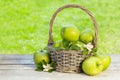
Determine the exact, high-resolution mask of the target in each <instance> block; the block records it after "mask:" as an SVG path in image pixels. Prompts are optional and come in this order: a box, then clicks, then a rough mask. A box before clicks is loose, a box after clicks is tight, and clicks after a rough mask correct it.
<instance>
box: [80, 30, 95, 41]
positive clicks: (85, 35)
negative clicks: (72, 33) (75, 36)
mask: <svg viewBox="0 0 120 80" xmlns="http://www.w3.org/2000/svg"><path fill="white" fill-rule="evenodd" d="M93 38H94V36H93V33H92V30H91V29H89V28H87V29H86V30H84V31H82V32H81V35H80V41H82V42H84V43H89V42H92V41H93Z"/></svg>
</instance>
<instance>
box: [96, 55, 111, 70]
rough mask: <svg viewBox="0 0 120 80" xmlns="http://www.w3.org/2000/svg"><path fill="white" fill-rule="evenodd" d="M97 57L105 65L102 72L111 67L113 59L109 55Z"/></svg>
mask: <svg viewBox="0 0 120 80" xmlns="http://www.w3.org/2000/svg"><path fill="white" fill-rule="evenodd" d="M96 57H98V58H100V59H101V60H102V63H103V70H102V71H105V70H106V69H107V68H108V67H109V66H110V63H111V57H110V56H109V55H105V54H102V55H100V54H99V55H96Z"/></svg>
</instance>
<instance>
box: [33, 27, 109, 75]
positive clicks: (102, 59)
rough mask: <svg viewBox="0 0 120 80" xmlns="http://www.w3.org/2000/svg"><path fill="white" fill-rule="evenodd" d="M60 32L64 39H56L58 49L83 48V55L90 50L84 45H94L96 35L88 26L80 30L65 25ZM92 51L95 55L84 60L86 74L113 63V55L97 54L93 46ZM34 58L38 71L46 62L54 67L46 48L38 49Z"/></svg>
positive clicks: (94, 72) (83, 68)
mask: <svg viewBox="0 0 120 80" xmlns="http://www.w3.org/2000/svg"><path fill="white" fill-rule="evenodd" d="M60 34H61V37H62V40H60V41H56V42H55V43H54V45H53V47H54V48H55V49H56V50H82V51H83V55H86V54H88V52H89V50H88V49H86V48H85V47H84V45H87V44H89V43H90V44H91V45H92V43H93V39H94V35H93V33H92V31H91V29H89V28H87V29H86V30H84V31H82V32H80V30H79V29H78V28H76V27H63V28H62V29H61V32H60ZM91 51H92V53H94V55H93V56H91V57H88V58H86V59H85V60H84V61H83V62H82V66H81V68H82V70H83V72H84V73H85V74H87V75H91V76H94V75H97V74H99V73H100V72H102V71H105V70H107V68H108V67H109V66H110V63H111V57H110V56H109V55H103V54H97V53H96V49H95V48H92V50H91ZM33 58H34V63H35V65H36V70H37V71H43V70H44V67H43V65H44V64H45V63H46V64H50V67H54V65H53V63H52V64H51V61H50V53H49V51H48V50H47V49H46V48H45V49H43V50H40V51H36V52H35V53H34V56H33ZM51 70H53V69H50V71H51Z"/></svg>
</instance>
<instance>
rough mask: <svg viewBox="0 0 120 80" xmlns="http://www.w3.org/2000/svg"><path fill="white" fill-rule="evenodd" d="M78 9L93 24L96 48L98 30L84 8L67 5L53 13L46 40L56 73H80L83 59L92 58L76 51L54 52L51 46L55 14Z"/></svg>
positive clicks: (91, 16)
mask: <svg viewBox="0 0 120 80" xmlns="http://www.w3.org/2000/svg"><path fill="white" fill-rule="evenodd" d="M71 7H72V8H79V9H82V10H83V11H85V12H86V13H87V14H88V15H89V16H90V18H91V20H92V21H93V24H94V28H95V34H94V36H95V37H94V41H93V46H94V48H95V47H96V46H97V35H98V28H97V24H96V20H95V18H94V17H93V15H92V14H91V12H90V11H89V10H88V9H86V8H84V7H83V6H80V5H76V4H68V5H64V6H62V7H60V8H59V9H57V10H56V11H55V13H54V14H53V16H52V18H51V20H50V29H49V40H48V48H49V51H50V56H51V60H52V61H54V62H56V66H55V68H56V71H58V72H67V73H80V72H82V69H81V63H82V62H83V61H84V60H85V58H87V57H90V56H92V53H89V54H87V55H83V54H82V52H83V51H77V50H59V51H56V50H55V49H54V48H53V47H52V45H53V44H54V42H53V36H52V27H53V22H54V20H55V17H56V16H57V14H58V13H59V12H60V11H62V10H63V9H65V8H71Z"/></svg>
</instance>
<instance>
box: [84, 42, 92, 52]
mask: <svg viewBox="0 0 120 80" xmlns="http://www.w3.org/2000/svg"><path fill="white" fill-rule="evenodd" d="M84 47H85V48H87V49H88V51H91V50H92V48H93V45H92V44H91V43H88V44H86V45H84Z"/></svg>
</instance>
